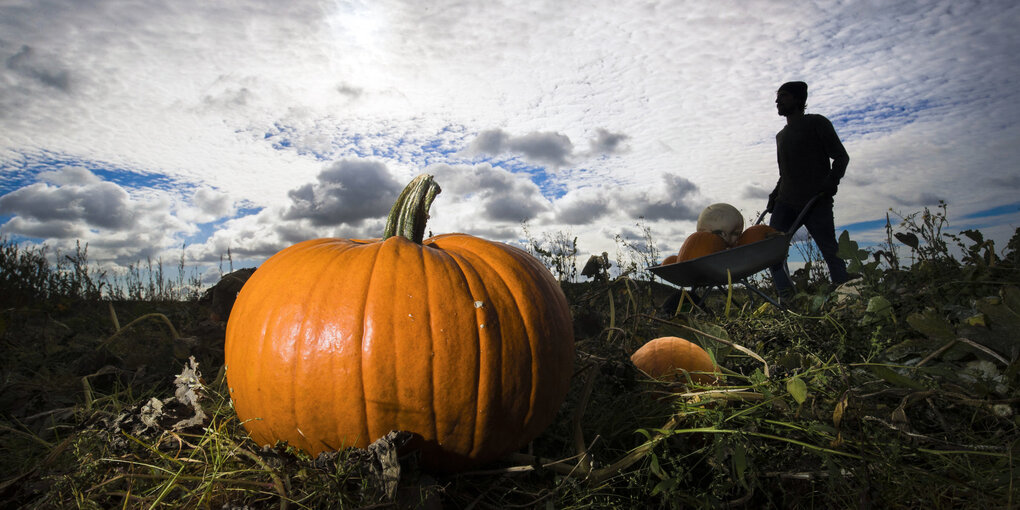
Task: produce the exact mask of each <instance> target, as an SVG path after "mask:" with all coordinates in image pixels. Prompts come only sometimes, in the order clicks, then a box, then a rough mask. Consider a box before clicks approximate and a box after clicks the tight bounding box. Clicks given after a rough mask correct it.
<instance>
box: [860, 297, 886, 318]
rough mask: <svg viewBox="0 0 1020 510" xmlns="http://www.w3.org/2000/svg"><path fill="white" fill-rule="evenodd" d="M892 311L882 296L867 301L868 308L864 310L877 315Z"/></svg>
mask: <svg viewBox="0 0 1020 510" xmlns="http://www.w3.org/2000/svg"><path fill="white" fill-rule="evenodd" d="M891 310H892V303H890V302H889V300H888V299H886V298H885V297H883V296H875V297H873V298H871V299H869V300H868V308H867V309H865V311H866V312H868V313H874V314H879V313H883V312H886V311H891Z"/></svg>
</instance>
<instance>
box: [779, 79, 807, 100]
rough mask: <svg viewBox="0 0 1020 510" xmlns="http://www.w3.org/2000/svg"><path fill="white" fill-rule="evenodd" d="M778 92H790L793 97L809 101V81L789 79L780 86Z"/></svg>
mask: <svg viewBox="0 0 1020 510" xmlns="http://www.w3.org/2000/svg"><path fill="white" fill-rule="evenodd" d="M778 92H789V93H790V94H791V95H792V96H793V97H796V98H797V99H800V100H801V101H807V83H804V82H802V81H788V82H786V83H784V84H782V85H780V86H779V90H778Z"/></svg>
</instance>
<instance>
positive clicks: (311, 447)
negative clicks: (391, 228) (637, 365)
mask: <svg viewBox="0 0 1020 510" xmlns="http://www.w3.org/2000/svg"><path fill="white" fill-rule="evenodd" d="M225 348H226V363H227V384H228V386H229V388H230V395H231V398H232V399H233V401H234V406H235V409H236V411H237V415H238V418H240V420H241V421H242V422H243V423H244V426H245V428H247V429H248V432H249V434H250V435H251V437H252V438H253V439H254V440H255V441H256V442H258V443H259V444H272V443H274V442H275V441H277V440H286V441H288V442H289V443H290V444H291V445H293V446H296V447H298V448H301V449H303V450H306V451H308V452H309V453H311V454H312V455H315V454H317V453H318V452H321V451H332V450H339V449H342V448H345V447H349V446H356V447H365V446H366V445H368V444H369V443H371V442H372V441H374V440H376V439H378V438H379V437H382V436H384V435H385V434H386V433H388V432H389V431H390V430H406V431H410V432H414V433H416V434H418V435H420V436H421V438H420V446H421V447H422V462H423V464H425V466H426V467H428V468H432V469H437V470H442V471H457V470H461V469H465V468H468V467H471V466H474V465H477V464H479V463H484V462H486V461H490V460H494V459H496V458H499V457H501V456H503V455H505V454H506V453H508V452H511V451H513V450H515V449H517V448H520V447H521V446H523V445H524V444H526V443H527V442H528V441H530V440H532V439H533V438H535V437H536V436H538V435H539V434H540V433H541V432H542V431H543V430H544V429H545V428H546V427H547V426H548V425H549V424H550V423H551V422H552V420H553V418H554V417H555V415H556V412H557V410H558V408H559V406H560V404H561V403H562V402H563V400H564V398H565V397H566V394H567V390H568V386H569V382H570V378H571V374H572V371H573V357H574V339H573V326H572V324H571V319H570V311H569V308H568V305H567V302H566V298H565V297H564V295H563V292H562V291H561V290H560V287H559V285H558V284H557V282H556V281H555V280H554V279H553V277H552V275H551V274H550V273H549V271H548V270H546V268H545V267H543V266H542V265H541V264H540V263H539V262H538V261H537V260H535V259H534V258H532V257H531V256H530V255H528V254H526V253H525V252H523V251H521V250H519V249H517V248H514V247H511V246H509V245H505V244H502V243H495V242H489V241H485V240H483V239H480V238H477V237H473V236H469V235H464V234H447V235H442V236H436V237H433V238H429V239H426V240H425V241H424V243H423V245H418V244H416V243H414V242H411V241H408V240H407V239H405V238H402V237H397V236H395V237H391V238H389V239H387V240H385V241H354V240H347V239H316V240H311V241H305V242H302V243H299V244H297V245H294V246H291V247H290V248H287V249H285V250H283V251H281V252H279V253H277V254H276V255H274V256H273V257H271V258H270V259H269V260H267V261H266V262H265V263H264V264H263V265H262V266H261V267H260V268H259V269H258V270H256V271H255V274H254V275H253V276H252V277H251V279H250V280H249V281H248V282H247V284H246V285H245V286H244V288H243V289H242V291H241V292H240V294H239V295H238V297H237V301H236V302H235V304H234V308H233V311H232V313H231V315H230V320H229V322H228V324H227V332H226V347H225Z"/></svg>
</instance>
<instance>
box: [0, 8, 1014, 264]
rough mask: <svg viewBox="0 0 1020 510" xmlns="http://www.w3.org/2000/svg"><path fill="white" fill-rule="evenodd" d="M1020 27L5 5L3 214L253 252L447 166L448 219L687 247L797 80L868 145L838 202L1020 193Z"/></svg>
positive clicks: (892, 202) (956, 207)
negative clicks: (778, 94)
mask: <svg viewBox="0 0 1020 510" xmlns="http://www.w3.org/2000/svg"><path fill="white" fill-rule="evenodd" d="M1018 21H1020V5H1017V4H1016V3H1015V2H1004V1H993V2H977V1H958V0H952V1H951V0H931V1H925V2H919V3H911V4H905V3H882V4H878V3H874V2H871V3H867V4H866V5H865V4H861V3H860V2H853V1H824V2H823V1H820V0H819V1H817V2H801V3H798V4H797V6H796V8H794V7H791V6H789V5H786V4H784V3H777V2H771V1H766V0H753V1H747V2H744V1H740V2H737V1H720V2H693V1H680V2H658V3H645V4H640V5H636V4H633V3H627V2H604V1H595V0H592V1H583V2H581V3H571V4H567V3H562V2H561V3H557V2H551V3H550V2H538V1H534V2H531V1H523V2H515V3H505V4H503V3H498V2H496V3H494V2H466V3H465V2H455V1H440V2H429V3H427V4H421V3H416V2H407V1H399V0H380V1H378V2H370V3H349V2H333V1H326V2H322V1H318V0H298V1H294V2H287V3H286V5H281V4H279V3H278V2H269V1H255V2H247V3H245V4H244V5H243V6H234V5H231V4H223V3H216V2H213V3H210V2H202V1H197V0H182V1H177V2H116V1H114V2H99V3H96V2H91V3H89V2H86V3H82V2H76V1H72V0H20V1H19V0H15V1H9V2H4V4H3V6H0V34H2V35H0V62H2V63H3V65H2V66H0V172H3V173H0V184H3V185H4V187H3V188H2V189H3V191H4V192H6V193H7V194H6V195H4V196H3V197H2V199H0V200H3V202H0V204H4V205H2V207H3V208H4V209H3V210H4V211H7V212H4V213H2V214H7V215H14V217H13V218H12V219H11V220H10V221H8V222H7V223H5V225H4V227H3V228H4V231H5V232H14V231H17V232H20V233H22V235H30V236H33V237H47V238H51V239H54V240H63V239H67V240H69V239H71V238H72V237H83V236H84V237H87V238H90V239H92V241H91V242H94V243H96V244H95V246H99V245H103V246H104V247H108V248H103V249H108V250H109V253H110V254H116V256H119V257H125V256H128V254H129V251H130V246H129V245H130V243H131V241H130V239H132V238H131V237H130V236H131V235H135V236H140V237H136V238H135V239H137V241H135V242H136V244H137V243H145V247H146V249H147V250H152V249H153V248H152V247H172V246H174V245H175V244H177V245H178V246H179V244H178V243H180V242H181V241H182V240H183V239H185V238H190V236H194V235H198V231H197V227H196V226H195V224H196V223H209V222H222V224H220V223H217V225H218V226H217V228H218V230H217V231H216V232H215V233H213V234H212V236H211V237H210V238H209V240H208V241H205V240H204V239H200V240H198V241H196V242H192V243H191V245H189V250H190V249H191V248H192V247H193V248H194V253H196V254H198V253H202V254H203V255H202V256H203V257H204V258H205V259H211V258H214V257H218V255H219V254H218V253H217V250H221V249H225V247H226V246H236V248H237V249H238V250H240V251H239V253H240V252H244V253H246V254H250V255H252V256H256V255H258V254H266V253H269V252H271V251H275V249H278V248H279V247H282V246H283V245H285V244H286V243H288V242H292V241H293V240H295V239H302V238H308V237H310V236H311V237H319V236H323V235H334V234H335V235H352V236H353V235H360V236H364V235H365V234H370V233H372V232H374V231H375V229H376V228H377V227H379V225H377V223H378V221H379V215H380V211H384V209H386V208H388V205H389V204H388V203H386V202H387V200H388V199H389V197H390V196H391V194H392V193H393V190H394V189H399V186H400V185H401V184H403V183H404V182H407V181H408V180H410V178H411V177H412V176H413V175H415V174H417V173H420V172H422V171H423V170H425V169H430V170H435V173H436V174H437V180H438V182H439V183H440V185H441V186H442V187H443V188H444V190H445V191H444V194H443V195H442V196H441V197H440V198H439V199H438V200H437V202H436V204H435V206H434V207H435V208H436V212H435V214H434V218H433V220H432V223H431V224H430V225H431V226H432V228H434V229H435V231H436V232H442V231H471V232H472V233H484V234H486V235H490V236H493V237H494V238H498V239H512V238H514V237H515V236H519V230H520V229H519V222H520V221H522V220H528V221H530V222H532V225H533V228H542V229H549V230H556V229H571V230H572V231H573V232H574V233H575V234H577V236H578V238H579V240H578V243H579V246H580V247H581V249H582V250H590V251H596V252H601V251H603V250H606V249H607V245H610V244H611V243H612V239H613V237H614V235H615V234H616V233H620V232H624V231H625V229H633V223H634V221H635V220H636V218H637V217H638V216H643V217H645V218H646V220H647V221H648V222H649V225H650V226H651V228H653V229H654V231H655V232H654V233H655V234H656V235H657V236H661V237H662V241H661V242H662V243H663V244H678V242H679V240H680V239H682V236H683V235H684V233H685V232H686V231H688V230H689V229H690V228H691V227H692V226H693V219H694V218H696V216H697V213H698V212H700V208H701V207H703V206H704V205H707V204H709V203H713V202H728V203H732V204H734V205H735V206H737V207H738V208H739V209H740V210H741V211H742V212H743V213H744V214H745V215H746V216H748V217H750V216H751V215H753V214H754V213H755V212H757V211H760V210H761V209H762V208H763V207H764V205H765V204H764V202H765V198H766V196H767V193H768V192H769V191H771V189H772V187H773V186H774V184H775V181H776V177H777V175H776V174H777V171H776V163H775V146H774V138H773V137H774V135H775V133H776V131H778V130H779V129H780V128H781V127H782V124H783V119H782V118H780V117H778V116H777V115H776V113H775V110H774V106H773V103H772V101H773V98H774V91H775V89H776V87H777V86H778V85H779V84H780V83H782V82H783V81H786V80H789V79H802V80H805V81H807V82H808V83H809V85H810V95H809V98H808V105H809V106H808V108H809V111H813V112H816V113H822V114H825V115H826V116H828V117H829V118H830V119H832V120H833V122H834V123H835V125H836V126H837V129H838V131H839V133H840V134H841V135H842V136H843V138H844V143H845V145H846V147H847V150H848V151H849V153H850V157H851V162H850V167H849V169H848V171H847V176H846V178H845V179H844V181H843V184H842V185H841V187H840V188H841V189H840V194H839V196H838V197H837V200H836V221H837V223H853V222H859V221H866V220H874V219H878V218H881V217H884V214H885V211H887V210H888V209H889V208H890V207H892V208H896V209H904V210H909V209H911V208H915V207H920V206H922V205H923V204H924V203H925V202H928V201H930V200H931V199H934V198H944V199H945V200H947V201H948V203H949V204H950V211H951V212H954V215H960V216H962V215H965V214H969V213H972V212H975V211H978V210H981V209H984V208H987V207H990V206H995V205H1001V204H1003V203H1011V202H1015V200H1016V199H1015V195H1016V187H1017V186H1016V175H1017V173H1016V169H1015V163H1014V162H1015V161H1017V160H1018V159H1020V143H1018V142H1020V140H1018V138H1017V135H1016V133H1017V132H1020V126H1018V125H1017V123H1018V122H1020V121H1018V120H1017V119H1020V91H1018V89H1017V87H1016V86H1015V83H1016V78H1017V66H1016V65H1015V55H1016V54H1017V53H1018V51H1020V33H1018V32H1017V31H1016V30H1015V26H1016V24H1017V22H1018ZM575 141H576V143H577V145H575ZM39 154H50V155H56V157H54V158H51V159H52V162H50V163H46V162H45V161H44V160H45V158H39V157H37V156H38V155H39ZM61 158H64V159H68V160H73V161H79V162H94V163H96V165H97V166H98V167H102V168H110V169H118V168H130V169H134V170H136V171H138V172H140V173H143V174H149V175H152V176H167V177H168V178H169V179H170V183H169V184H166V183H163V184H161V187H157V188H155V189H152V190H145V189H141V188H142V187H143V185H142V184H138V183H132V185H128V184H123V183H122V184H116V182H121V181H117V180H116V179H114V178H112V177H110V175H109V174H108V173H100V172H96V173H91V172H88V171H87V170H84V169H83V168H78V169H63V167H64V166H67V165H66V163H61V162H58V160H60V159H61ZM40 162H41V163H40ZM334 165H338V166H334ZM352 165H353V166H358V165H368V166H366V167H363V168H365V169H364V170H362V172H363V175H361V179H362V180H360V181H359V180H357V179H356V178H355V177H357V176H358V175H359V174H357V173H351V174H348V173H345V172H347V170H341V168H348V167H350V166H352ZM373 165H375V166H373ZM524 165H527V166H526V167H525V166H524ZM71 166H72V167H74V165H71ZM88 167H89V168H94V167H93V166H92V165H89V166H88ZM522 167H523V168H522ZM329 168H333V169H334V170H333V172H334V173H329V171H326V170H324V169H329ZM112 171H116V170H112ZM351 172H353V171H351ZM373 179H374V180H373ZM180 183H187V185H188V187H187V188H186V189H185V188H184V187H182V188H179V189H175V188H173V186H176V185H178V184H180ZM398 183H399V184H398ZM168 186H169V187H168ZM86 189H87V190H89V192H88V193H85V192H84V190H86ZM359 190H360V191H359ZM359 193H360V195H359ZM98 197H102V198H103V199H104V201H103V202H102V203H100V201H99V200H97V198H98ZM36 199H38V202H37V203H33V202H32V200H36ZM44 203H45V204H50V206H51V207H50V208H49V210H44V209H43V208H41V207H39V204H44ZM242 203H243V204H249V205H250V206H253V207H260V208H262V210H261V212H260V213H258V214H257V215H252V216H250V217H240V218H233V216H234V215H236V214H237V211H238V204H242ZM132 218H134V219H132ZM226 218H233V219H230V220H229V221H225V219H226ZM132 221H134V223H132ZM143 225H144V227H145V228H149V229H152V231H149V232H143V231H142V230H141V229H142V228H143ZM997 231H1000V232H1001V231H1008V229H1003V228H998V229H997ZM97 232H103V233H104V235H107V240H106V241H101V240H100V239H99V238H98V237H97V236H98V234H97ZM1007 233H1008V232H1007ZM113 234H117V235H113ZM119 235H122V236H123V237H118V236H119ZM90 236H91V237H90ZM1000 244H1003V245H1004V244H1005V241H1002V242H1000ZM139 246H141V244H139ZM608 248H609V249H610V251H611V246H609V247H608ZM160 249H162V248H160ZM138 253H143V252H142V251H139V252H138ZM96 255H97V256H99V255H100V250H99V249H98V248H97V249H96ZM196 256H197V255H196Z"/></svg>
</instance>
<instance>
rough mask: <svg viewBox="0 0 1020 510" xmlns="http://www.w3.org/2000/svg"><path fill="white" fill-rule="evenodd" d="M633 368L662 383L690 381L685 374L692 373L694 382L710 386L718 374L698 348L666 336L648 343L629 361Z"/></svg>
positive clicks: (708, 358)
mask: <svg viewBox="0 0 1020 510" xmlns="http://www.w3.org/2000/svg"><path fill="white" fill-rule="evenodd" d="M630 360H631V362H633V363H634V366H636V367H638V368H640V369H641V371H643V372H644V373H646V374H648V375H649V376H650V377H652V378H653V379H658V380H661V381H671V382H673V381H680V382H685V381H687V377H686V376H685V375H684V374H683V372H685V371H686V372H705V373H698V374H695V373H691V374H690V377H691V380H692V381H693V382H696V383H698V384H711V383H713V382H715V376H714V375H712V374H714V373H717V372H718V370H717V369H716V367H715V364H714V363H712V358H711V357H710V356H709V355H708V352H706V351H705V350H704V349H702V348H701V347H699V346H698V345H696V344H694V343H692V342H689V341H687V340H684V339H683V338H680V337H675V336H664V337H660V338H656V339H654V340H651V341H649V342H648V343H646V344H644V345H642V346H641V348H639V349H638V350H637V351H635V352H634V354H632V355H631V357H630Z"/></svg>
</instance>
